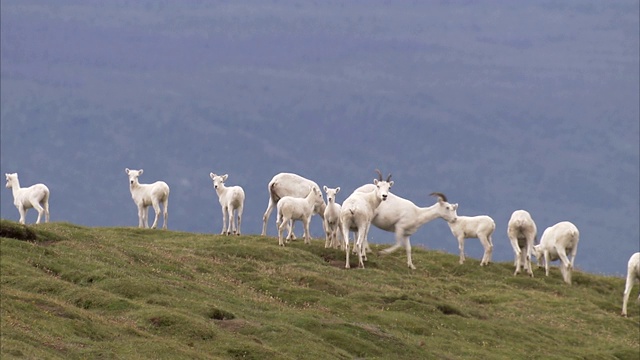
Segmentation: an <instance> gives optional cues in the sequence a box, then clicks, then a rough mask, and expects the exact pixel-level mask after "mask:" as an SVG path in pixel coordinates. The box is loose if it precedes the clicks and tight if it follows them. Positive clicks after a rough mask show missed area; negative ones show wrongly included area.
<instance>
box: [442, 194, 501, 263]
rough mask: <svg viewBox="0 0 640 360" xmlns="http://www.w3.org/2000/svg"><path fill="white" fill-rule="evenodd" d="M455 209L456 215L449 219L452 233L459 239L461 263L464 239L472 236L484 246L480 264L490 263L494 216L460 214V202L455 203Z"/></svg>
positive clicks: (494, 226)
mask: <svg viewBox="0 0 640 360" xmlns="http://www.w3.org/2000/svg"><path fill="white" fill-rule="evenodd" d="M453 207H454V210H455V211H456V215H455V216H454V217H453V219H452V220H449V221H447V223H448V224H449V228H450V229H451V233H452V234H453V236H455V237H456V239H458V249H459V250H460V264H463V263H464V260H465V258H464V240H465V239H471V238H478V239H480V242H481V243H482V247H483V248H484V255H483V256H482V261H480V266H484V265H489V263H490V262H491V255H492V253H493V242H492V241H491V235H492V234H493V231H494V230H495V229H496V223H495V222H494V221H493V219H492V218H490V217H489V216H486V215H479V216H458V214H457V209H458V204H455V205H454V206H453Z"/></svg>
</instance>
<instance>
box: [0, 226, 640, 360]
mask: <svg viewBox="0 0 640 360" xmlns="http://www.w3.org/2000/svg"><path fill="white" fill-rule="evenodd" d="M0 236H1V240H0V241H1V247H0V251H1V261H0V271H1V278H0V279H1V282H0V290H1V292H0V293H1V299H0V315H1V320H2V322H1V324H0V325H1V326H0V335H1V346H0V357H1V358H3V359H12V358H18V359H19V358H24V359H85V358H91V359H94V358H100V359H125V358H127V359H128V358H136V359H143V358H149V359H177V358H192V359H316V358H320V359H353V358H367V359H398V358H407V359H429V358H434V359H567V358H581V359H638V356H639V353H640V322H639V318H640V314H639V310H640V309H639V306H638V305H637V303H636V302H635V301H631V302H630V306H629V318H623V317H621V316H620V315H619V313H620V305H621V300H622V290H623V288H624V280H623V279H621V278H616V277H606V276H598V275H593V274H588V273H583V272H580V271H576V272H574V275H573V280H574V284H573V285H572V286H567V285H565V284H564V283H563V282H562V280H561V276H560V273H559V271H558V269H557V268H555V267H554V268H552V271H551V275H550V276H549V277H545V276H544V273H543V271H542V270H536V273H535V275H536V276H535V278H529V277H527V276H524V275H522V276H518V277H514V276H513V275H512V272H513V266H512V264H508V263H496V264H491V265H490V266H488V267H480V266H479V262H478V261H477V260H475V259H468V261H467V262H466V263H465V264H464V265H458V262H457V255H453V254H444V253H442V252H436V251H426V250H423V249H420V248H414V254H413V255H414V256H413V257H414V263H415V264H416V266H417V267H418V269H417V270H413V271H411V270H409V269H408V268H406V265H405V264H406V262H405V259H404V252H403V251H398V252H397V253H394V254H392V255H389V256H377V255H375V254H371V255H370V256H369V261H368V262H367V263H366V266H367V268H366V269H357V268H355V267H356V266H357V259H356V258H355V257H353V256H352V257H351V266H352V267H353V268H352V269H350V270H347V269H344V253H343V252H341V251H338V250H332V249H325V248H324V239H322V240H318V239H316V240H313V241H312V244H311V245H305V244H303V243H302V241H297V242H293V243H292V244H291V245H290V246H287V247H286V248H280V247H278V245H277V239H275V238H272V237H260V236H240V237H228V236H220V235H209V234H194V233H186V232H174V231H162V230H142V229H136V228H88V227H81V226H77V225H73V224H69V223H49V224H41V225H31V226H22V225H19V224H16V223H14V222H11V221H6V220H2V222H1V227H0ZM383 247H386V246H376V245H373V248H374V251H376V250H379V249H381V248H383ZM636 289H637V287H636ZM635 294H637V292H636V290H635V289H634V293H633V294H632V299H635V297H637V295H635Z"/></svg>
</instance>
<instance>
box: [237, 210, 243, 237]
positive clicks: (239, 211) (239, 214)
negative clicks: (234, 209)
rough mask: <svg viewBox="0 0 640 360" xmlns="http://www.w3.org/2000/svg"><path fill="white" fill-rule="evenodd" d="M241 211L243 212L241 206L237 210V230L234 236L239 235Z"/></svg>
mask: <svg viewBox="0 0 640 360" xmlns="http://www.w3.org/2000/svg"><path fill="white" fill-rule="evenodd" d="M242 211H243V206H240V207H239V208H238V230H237V232H236V235H238V236H239V235H240V228H241V226H242Z"/></svg>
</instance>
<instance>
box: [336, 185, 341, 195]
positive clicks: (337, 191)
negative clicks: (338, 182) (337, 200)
mask: <svg viewBox="0 0 640 360" xmlns="http://www.w3.org/2000/svg"><path fill="white" fill-rule="evenodd" d="M339 192H340V186H338V187H337V188H336V194H337V193H339Z"/></svg>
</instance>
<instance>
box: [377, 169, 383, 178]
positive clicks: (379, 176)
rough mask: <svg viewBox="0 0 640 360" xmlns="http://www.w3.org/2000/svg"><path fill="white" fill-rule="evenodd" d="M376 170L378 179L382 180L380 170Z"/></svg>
mask: <svg viewBox="0 0 640 360" xmlns="http://www.w3.org/2000/svg"><path fill="white" fill-rule="evenodd" d="M376 172H377V173H378V180H379V181H382V171H380V170H378V169H376Z"/></svg>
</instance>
